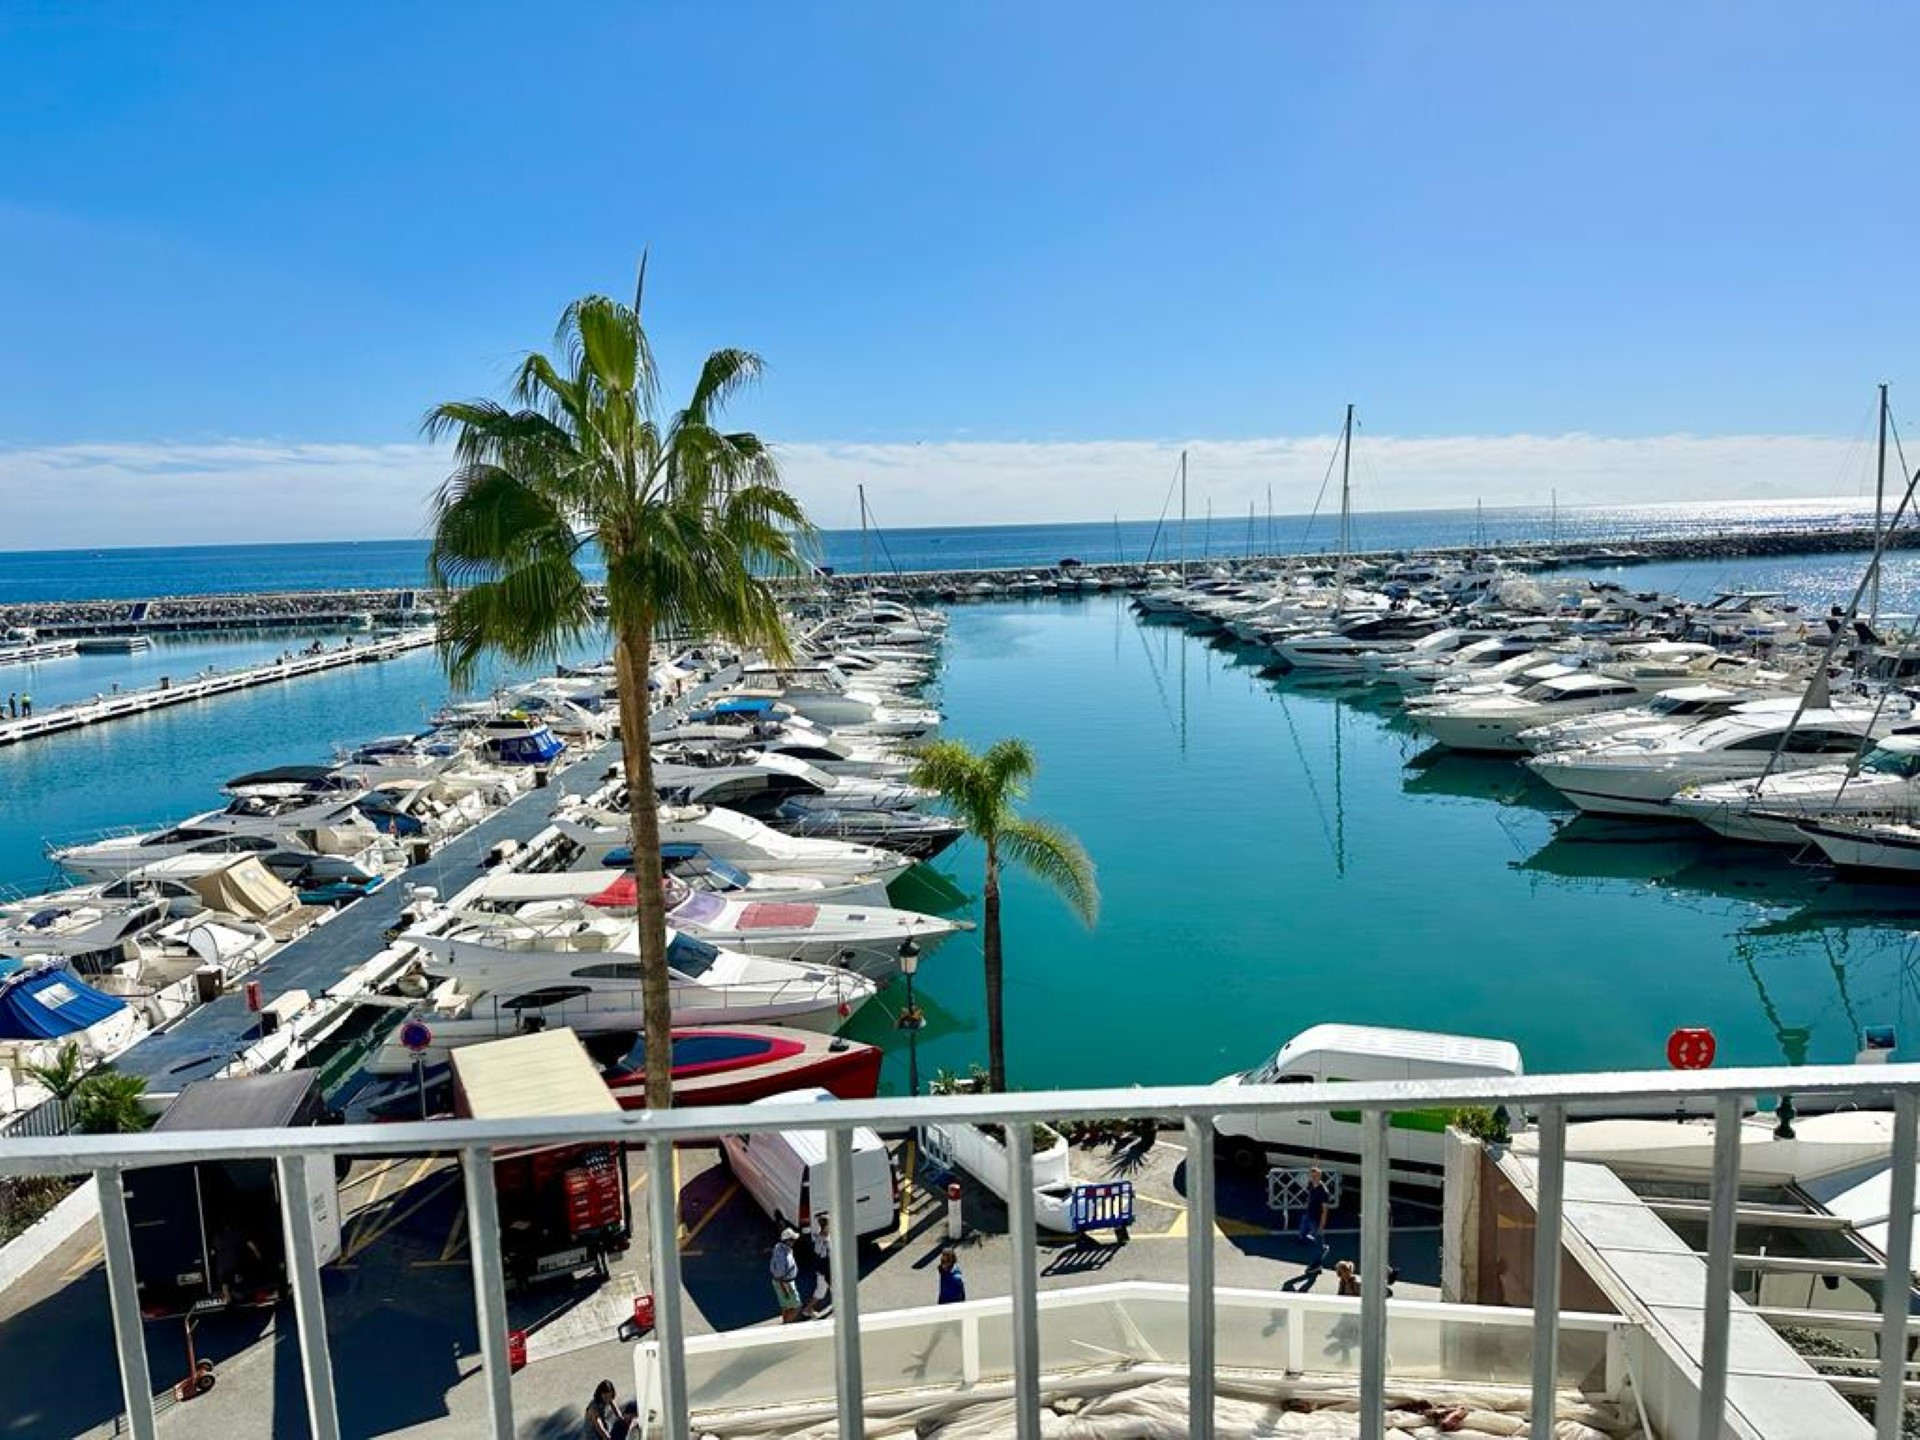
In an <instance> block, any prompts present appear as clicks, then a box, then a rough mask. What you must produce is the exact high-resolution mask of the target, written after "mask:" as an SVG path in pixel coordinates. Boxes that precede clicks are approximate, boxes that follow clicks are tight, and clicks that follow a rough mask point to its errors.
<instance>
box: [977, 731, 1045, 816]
mask: <svg viewBox="0 0 1920 1440" xmlns="http://www.w3.org/2000/svg"><path fill="white" fill-rule="evenodd" d="M980 764H981V766H982V767H983V768H984V769H985V771H986V773H987V775H988V777H989V779H990V783H991V784H992V786H993V788H994V790H995V791H996V792H997V793H998V794H999V796H1000V799H1001V803H1002V804H1005V805H1008V806H1011V805H1012V804H1013V803H1014V802H1015V801H1016V800H1019V799H1021V798H1023V797H1024V796H1025V795H1026V793H1027V785H1028V782H1029V781H1031V780H1032V779H1033V772H1034V770H1035V769H1036V768H1037V767H1038V764H1039V762H1038V761H1037V760H1035V759H1034V755H1033V747H1032V746H1031V745H1029V744H1027V742H1026V741H1024V740H1019V739H1014V738H1011V737H1010V738H1008V739H1005V740H996V741H994V742H993V744H991V745H989V746H988V747H987V753H986V754H984V755H982V756H981V757H980Z"/></svg>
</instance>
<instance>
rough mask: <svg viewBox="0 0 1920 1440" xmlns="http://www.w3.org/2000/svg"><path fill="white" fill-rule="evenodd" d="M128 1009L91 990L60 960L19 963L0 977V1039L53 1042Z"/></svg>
mask: <svg viewBox="0 0 1920 1440" xmlns="http://www.w3.org/2000/svg"><path fill="white" fill-rule="evenodd" d="M126 1008H127V1004H126V1001H124V1000H121V999H119V998H118V997H117V996H113V995H106V994H103V993H102V992H100V991H98V990H96V989H94V988H93V987H92V986H91V985H89V984H87V983H86V982H85V981H84V980H82V979H81V978H80V977H79V976H77V975H75V974H74V973H73V971H72V970H71V969H70V968H68V966H67V963H66V962H65V961H64V960H49V961H42V962H40V963H38V964H33V965H24V966H22V967H21V968H20V969H18V970H15V971H14V972H12V973H11V974H8V975H6V976H4V977H0V1040H58V1039H59V1038H60V1037H62V1036H63V1035H75V1034H78V1033H79V1032H80V1031H82V1030H85V1029H88V1028H89V1027H91V1026H94V1025H98V1024H99V1023H100V1022H101V1021H102V1020H106V1019H109V1018H110V1017H112V1016H114V1015H117V1014H119V1013H120V1012H121V1011H122V1010H124V1009H126Z"/></svg>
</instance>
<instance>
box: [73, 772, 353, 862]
mask: <svg viewBox="0 0 1920 1440" xmlns="http://www.w3.org/2000/svg"><path fill="white" fill-rule="evenodd" d="M357 798H358V797H354V799H348V800H343V798H342V795H341V794H340V793H338V792H335V793H324V794H319V795H315V794H313V793H312V792H310V791H300V792H297V793H295V794H291V795H275V794H244V795H238V796H235V797H234V799H233V800H232V801H230V802H229V803H228V804H227V805H226V807H225V808H224V809H220V810H208V811H206V812H205V813H204V814H200V815H195V816H193V817H192V818H191V819H188V820H183V821H181V822H180V823H179V824H178V825H170V826H167V827H164V828H162V829H158V830H147V831H134V832H131V833H124V834H119V835H110V836H107V837H104V838H101V839H96V840H92V841H89V842H86V843H84V844H79V845H65V846H56V847H54V848H52V849H50V850H49V851H48V854H49V856H50V857H51V858H52V859H53V861H54V862H55V863H56V864H58V865H59V866H60V868H61V869H62V870H65V871H67V872H69V873H70V874H74V875H78V876H81V877H82V878H84V879H89V880H111V879H113V878H114V877H116V876H120V875H124V874H126V873H127V872H128V871H129V870H137V869H139V868H140V867H141V866H143V865H150V864H152V863H153V862H154V861H156V860H164V859H166V858H167V857H168V856H171V855H187V854H205V853H219V852H223V851H258V852H261V853H265V852H268V851H273V850H280V849H288V848H291V849H297V850H310V851H312V852H313V853H315V854H317V855H345V856H359V855H362V854H365V853H366V852H367V851H369V850H370V849H371V848H373V847H374V846H377V845H378V844H379V843H380V840H381V834H380V831H379V829H378V828H377V827H376V826H375V825H374V823H373V822H372V821H371V820H369V819H368V818H367V817H366V816H365V815H363V814H361V813H360V810H359V807H358V805H357V804H356V803H355V800H357Z"/></svg>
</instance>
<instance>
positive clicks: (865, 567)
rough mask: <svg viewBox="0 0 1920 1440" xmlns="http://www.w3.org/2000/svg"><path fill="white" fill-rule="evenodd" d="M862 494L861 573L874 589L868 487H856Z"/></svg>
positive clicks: (868, 586)
mask: <svg viewBox="0 0 1920 1440" xmlns="http://www.w3.org/2000/svg"><path fill="white" fill-rule="evenodd" d="M854 488H855V489H857V490H858V491H859V492H860V573H861V574H862V575H864V576H866V577H867V588H868V589H869V590H871V589H872V588H873V562H872V561H871V559H870V558H869V556H868V550H867V487H866V486H865V485H857V486H855V487H854Z"/></svg>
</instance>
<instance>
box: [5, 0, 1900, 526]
mask: <svg viewBox="0 0 1920 1440" xmlns="http://www.w3.org/2000/svg"><path fill="white" fill-rule="evenodd" d="M1917 39H1920V12H1916V11H1914V10H1913V9H1912V8H1911V7H1906V6H1900V5H1893V4H1887V5H1868V4H1854V3H1826V4H1822V5H1820V6H1807V5H1804V4H1786V3H1753V0H1745V3H1737V4H1736V3H1727V4H1713V3H1698V4H1694V3H1689V4H1681V5H1674V4H1665V3H1653V0H1646V3H1612V4H1599V3H1594V4H1586V5H1550V4H1540V3H1538V0H1532V3H1525V4H1498V3H1474V4H1445V3H1440V0H1425V3H1412V4H1387V3H1353V4H1341V5H1306V4H1297V5H1296V4H1278V3H1273V4H1267V3H1262V4H1244V5H1242V4H1195V5H1188V6H1178V7H1176V6H1169V5H1146V4H1128V3H1114V0H1108V3H1100V4H1090V5H1071V4H1065V3H1047V4H1032V3H1011V4H969V5H963V6H912V5H909V6H900V5H880V4H872V5H864V4H834V5H815V4H804V3H763V4H734V5H715V4H704V3H702V4H693V3H685V4H682V3H660V4H644V5H642V4H613V3H606V4H579V5H556V6H539V7H533V6H527V5H524V4H517V5H494V4H487V3H478V0H467V3H460V4H452V3H449V4H444V5H429V4H406V3H398V4H371V3H368V4H355V3H331V4H328V5H325V6H324V7H322V6H314V5H299V6H295V5H278V4H272V3H261V0H249V3H245V4H230V5H229V4H218V3H211V0H209V3H200V4H193V5H178V6H176V5H150V4H112V3H101V4H92V5H86V6H69V5H54V4H45V5H39V4H33V3H28V0H11V3H9V4H6V5H5V6H0V157H4V161H3V162H0V317H3V319H4V325H3V326H0V333H3V334H4V336H5V343H4V344H0V488H4V489H5V490H7V491H9V492H11V498H10V501H9V503H10V506H11V507H13V508H14V522H13V524H12V526H11V527H10V528H9V533H8V538H9V540H11V541H13V542H15V543H16V544H18V545H21V546H30V545H35V544H46V545H58V544H71V543H133V542H135V541H138V540H141V539H147V540H151V541H159V542H165V541H169V540H185V539H193V538H220V539H243V538H260V539H284V538H298V537H299V536H301V535H303V534H314V535H317V536H320V535H323V536H327V537H332V536H336V535H356V534H358V535H389V534H407V533H416V532H417V531H418V528H419V516H420V500H421V494H422V492H423V491H424V488H425V487H426V486H428V485H430V484H431V481H432V477H433V474H434V471H435V467H436V465H437V464H438V461H437V460H436V459H435V457H433V456H432V455H431V454H427V453H424V452H423V451H421V450H420V448H419V447H418V446H417V443H416V442H417V425H418V420H419V417H420V415H421V413H422V412H423V411H424V410H425V409H426V407H427V406H428V404H430V403H431V402H433V401H434V400H437V399H441V398H446V397H451V396H458V395H467V394H473V393H482V392H488V391H492V390H494V389H495V388H496V387H497V386H498V384H499V382H500V380H501V377H502V376H503V375H504V373H505V372H506V370H507V368H508V366H509V365H510V364H511V362H512V360H513V358H514V357H515V355H516V354H517V353H518V352H520V351H521V350H523V349H525V348H527V347H528V346H532V345H538V344H541V343H543V342H544V341H545V339H546V338H547V337H548V336H549V335H550V333H551V330H552V326H553V322H554V319H555V317H556V315H557V314H558V312H559V310H560V308H561V306H562V305H563V304H564V303H565V302H566V300H568V299H569V298H571V297H573V296H575V295H577V294H580V293H582V292H585V291H588V290H592V289H605V290H611V291H614V292H616V293H618V292H621V291H624V290H626V289H627V288H628V287H629V286H630V285H631V276H632V272H633V266H634V261H635V258H636V257H637V255H638V253H639V251H640V249H641V247H642V246H648V247H651V253H652V263H651V268H650V272H649V273H650V283H649V305H648V311H649V318H650V323H651V328H652V330H653V332H654V336H655V341H656V347H657V349H658V350H659V352H660V354H661V356H662V358H663V360H664V361H665V362H666V364H667V366H668V369H669V376H670V382H671V376H672V375H673V374H676V373H677V374H682V375H684V374H685V373H686V371H687V369H688V367H689V366H690V365H691V364H692V363H693V361H694V360H695V359H696V358H697V356H698V354H699V353H700V352H701V351H703V350H704V349H706V348H709V347H711V346H714V345H717V344H742V345H746V346H749V347H751V348H754V349H756V350H759V351H760V352H762V353H763V354H764V355H765V356H766V358H767V360H768V362H769V364H770V367H771V372H770V376H769V379H768V382H767V384H766V385H765V386H764V387H763V388H762V389H761V391H760V392H759V393H757V394H756V395H755V396H754V397H753V398H752V400H751V402H750V404H748V405H747V406H745V407H744V408H743V409H742V410H741V411H740V413H739V415H738V419H739V420H740V422H741V423H743V424H746V425H750V426H752V427H753V428H756V429H759V430H761V431H762V432H763V433H765V434H767V435H769V436H770V437H772V438H774V439H775V440H777V441H780V442H782V444H783V445H785V446H787V447H788V454H789V457H790V472H791V474H792V476H793V483H794V484H795V486H796V488H798V489H799V490H800V491H801V492H802V494H803V497H804V498H806V499H807V500H808V501H809V502H810V503H811V504H812V505H813V506H814V508H815V510H816V512H817V514H818V518H819V519H820V520H821V521H822V523H825V524H829V525H834V524H845V523H848V522H849V521H850V520H851V518H852V483H853V481H854V479H856V478H859V479H864V480H867V481H868V482H869V483H870V484H873V485H877V486H880V487H881V488H882V489H883V490H884V491H885V493H886V496H887V504H886V511H885V513H886V518H887V519H888V520H889V521H890V523H893V524H899V525H906V524H913V523H941V522H948V521H968V520H971V521H977V522H992V521H996V520H1019V519H1024V518H1079V517H1087V518H1098V517H1101V516H1104V515H1106V514H1109V513H1112V512H1114V511H1116V510H1118V511H1120V512H1122V513H1127V514H1146V515H1151V514H1153V513H1155V512H1156V511H1157V510H1158V507H1159V501H1160V496H1161V494H1162V493H1163V491H1164V488H1165V484H1166V477H1167V474H1168V472H1169V469H1170V461H1169V459H1168V457H1169V456H1170V455H1171V453H1172V452H1173V451H1175V450H1177V449H1178V448H1179V446H1180V445H1182V444H1185V443H1196V442H1205V443H1211V444H1212V445H1214V446H1215V447H1216V448H1215V449H1214V450H1213V451H1212V452H1209V453H1212V454H1213V455H1215V456H1217V457H1230V460H1231V463H1229V459H1228V458H1222V459H1221V460H1220V464H1219V467H1218V469H1217V471H1216V478H1217V480H1218V486H1219V488H1220V490H1221V491H1222V492H1229V493H1222V495H1221V501H1222V506H1223V508H1227V509H1231V508H1234V506H1235V505H1236V504H1240V505H1243V504H1244V503H1245V498H1244V495H1243V494H1242V493H1241V492H1243V491H1244V492H1245V493H1246V494H1251V493H1253V491H1252V490H1250V489H1248V488H1247V487H1258V486H1260V485H1263V484H1266V483H1272V484H1276V485H1277V486H1280V487H1282V488H1283V491H1284V493H1282V494H1280V495H1277V496H1276V505H1277V506H1279V508H1282V509H1287V510H1300V509H1305V508H1307V506H1308V505H1309V504H1310V503H1311V500H1312V494H1311V488H1312V485H1313V484H1314V483H1315V482H1317V479H1318V475H1319V473H1320V471H1321V469H1322V465H1323V457H1324V448H1323V442H1324V437H1325V436H1326V435H1327V434H1328V433H1329V432H1330V431H1331V430H1332V429H1333V428H1335V427H1336V426H1337V424H1338V422H1339V418H1340V414H1341V409H1342V406H1343V405H1344V403H1345V402H1346V401H1348V400H1350V399H1351V400H1354V401H1357V402H1358V403H1359V405H1360V407H1361V412H1362V417H1363V422H1364V425H1365V427H1366V429H1365V433H1366V435H1367V436H1368V438H1369V440H1372V439H1375V438H1377V439H1378V441H1379V445H1378V447H1377V448H1376V449H1375V451H1374V457H1375V458H1374V462H1373V465H1374V470H1373V473H1374V474H1375V475H1376V476H1377V494H1376V495H1375V497H1374V500H1375V503H1377V504H1379V505H1382V506H1391V507H1393V508H1410V507H1414V506H1419V505H1423V504H1434V505H1444V504H1451V503H1463V502H1464V503H1471V502H1472V500H1473V499H1474V498H1476V497H1484V498H1485V499H1486V501H1487V503H1489V504H1496V503H1527V502H1530V501H1544V500H1545V498H1546V490H1547V488H1548V487H1549V486H1559V487H1560V488H1561V490H1562V496H1561V498H1562V503H1569V502H1579V501H1586V502H1589V503H1605V502H1608V501H1613V500H1620V501H1627V500H1645V499H1649V498H1667V499H1677V498H1685V497H1690V496H1699V497H1702V498H1706V497H1713V496H1727V495H1740V494H1756V495H1825V494H1832V493H1837V492H1839V491H1842V490H1847V491H1851V490H1852V489H1854V488H1857V486H1858V484H1859V477H1858V475H1857V474H1856V473H1855V469H1854V468H1850V467H1853V465H1854V459H1855V458H1857V452H1855V451H1853V450H1850V449H1849V448H1848V442H1850V441H1852V440H1853V439H1855V438H1856V437H1857V436H1859V435H1860V434H1861V433H1863V431H1864V429H1865V425H1866V420H1867V417H1868V413H1869V409H1870V405H1871V398H1872V386H1873V384H1874V383H1875V382H1876V381H1879V380H1882V379H1885V380H1889V381H1892V382H1893V383H1894V385H1895V406H1896V411H1897V412H1898V411H1899V408H1900V406H1901V403H1902V396H1903V393H1905V392H1903V391H1902V389H1901V382H1902V381H1903V380H1904V379H1906V378H1907V377H1909V376H1913V375H1914V366H1913V364H1912V363H1911V362H1912V361H1913V359H1914V347H1915V340H1914V334H1915V330H1914V324H1913V320H1914V306H1913V279H1914V268H1913V261H1912V256H1913V254H1914V246H1915V243H1916V242H1915V235H1916V233H1920V225H1916V223H1915V222H1916V220H1920V214H1917V213H1916V211H1917V210H1920V201H1916V197H1915V188H1914V186H1913V183H1912V179H1913V175H1912V159H1913V155H1914V153H1915V140H1916V128H1917V124H1916V119H1915V116H1916V113H1917V112H1916V111H1915V108H1914V103H1913V99H1912V74H1911V70H1912V56H1913V55H1914V53H1915V42H1916V40H1917ZM1915 393H1916V394H1920V392H1915ZM1916 429H1917V430H1920V421H1917V422H1916ZM1680 437H1690V438H1680ZM1436 440H1443V441H1446V442H1447V443H1446V444H1443V445H1439V446H1438V447H1436V445H1435V444H1434V443H1433V442H1434V441H1436ZM1416 441H1418V442H1421V443H1415V442H1416ZM1615 442H1633V443H1632V444H1630V445H1628V446H1627V447H1626V449H1624V450H1623V449H1621V448H1620V447H1619V445H1618V444H1617V443H1615ZM1396 445H1397V446H1398V448H1396ZM1436 448H1438V449H1440V450H1443V451H1445V452H1446V453H1447V454H1448V455H1449V456H1450V459H1449V460H1448V461H1447V463H1445V464H1443V465H1440V466H1437V467H1436V466H1432V465H1429V464H1427V463H1426V462H1425V461H1423V460H1422V458H1421V457H1423V456H1430V455H1431V454H1432V453H1433V452H1434V451H1435V450H1436ZM1294 451H1298V453H1299V457H1300V459H1299V463H1298V464H1290V463H1288V462H1286V461H1285V460H1284V459H1283V458H1281V457H1284V456H1285V455H1287V454H1290V453H1292V452H1294ZM1197 453H1199V452H1197ZM1623 456H1631V457H1633V458H1632V460H1631V463H1625V464H1623V463H1621V462H1622V457H1623ZM1204 482H1205V477H1204V476H1203V475H1202V474H1201V473H1200V472H1199V471H1198V470H1196V476H1195V483H1196V485H1203V484H1204ZM1296 488H1300V489H1304V490H1305V491H1306V493H1301V494H1297V495H1296V494H1293V493H1292V491H1293V490H1294V489H1296ZM22 496H24V497H25V498H26V501H27V503H26V504H25V505H24V506H14V503H13V502H14V501H15V500H17V499H19V498H21V497H22ZM186 511H197V512H198V513H182V512H186ZM209 527H213V529H212V530H211V531H210V530H209ZM0 548H10V547H9V546H5V545H0Z"/></svg>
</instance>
